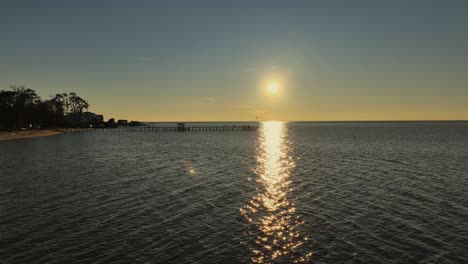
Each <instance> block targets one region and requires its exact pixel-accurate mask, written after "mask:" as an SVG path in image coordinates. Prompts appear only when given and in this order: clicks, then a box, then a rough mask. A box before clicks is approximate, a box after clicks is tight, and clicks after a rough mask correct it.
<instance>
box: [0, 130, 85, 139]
mask: <svg viewBox="0 0 468 264" xmlns="http://www.w3.org/2000/svg"><path fill="white" fill-rule="evenodd" d="M86 130H89V129H87V128H56V129H32V130H17V131H0V141H5V140H14V139H27V138H36V137H47V136H54V135H59V134H62V133H69V132H79V131H86Z"/></svg>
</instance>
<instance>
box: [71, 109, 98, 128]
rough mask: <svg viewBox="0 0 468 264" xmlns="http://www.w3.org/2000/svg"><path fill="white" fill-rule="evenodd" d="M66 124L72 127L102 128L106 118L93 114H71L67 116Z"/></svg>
mask: <svg viewBox="0 0 468 264" xmlns="http://www.w3.org/2000/svg"><path fill="white" fill-rule="evenodd" d="M66 123H67V125H68V126H72V127H100V126H103V124H104V116H103V115H98V114H95V113H92V112H83V113H70V114H67V115H66Z"/></svg>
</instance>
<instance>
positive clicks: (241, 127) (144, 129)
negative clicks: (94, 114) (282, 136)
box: [94, 125, 258, 132]
mask: <svg viewBox="0 0 468 264" xmlns="http://www.w3.org/2000/svg"><path fill="white" fill-rule="evenodd" d="M257 130H258V127H257V126H250V125H222V126H206V125H205V126H202V125H191V126H175V127H170V126H160V127H158V126H136V127H130V126H128V127H116V128H95V129H94V131H98V132H186V131H187V132H188V131H194V132H195V131H220V132H222V131H257Z"/></svg>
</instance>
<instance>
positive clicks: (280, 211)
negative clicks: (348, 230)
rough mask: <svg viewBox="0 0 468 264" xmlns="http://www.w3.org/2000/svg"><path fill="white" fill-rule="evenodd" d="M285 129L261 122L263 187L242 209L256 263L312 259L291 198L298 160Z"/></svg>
mask: <svg viewBox="0 0 468 264" xmlns="http://www.w3.org/2000/svg"><path fill="white" fill-rule="evenodd" d="M286 130H287V128H286V126H285V124H284V123H282V122H263V123H262V127H261V130H260V134H259V139H260V140H259V142H260V144H259V146H258V149H257V167H256V169H255V174H256V175H257V181H258V183H260V185H261V188H259V189H258V191H257V192H258V193H257V195H255V196H254V197H253V198H252V199H251V200H250V201H249V202H248V203H247V204H246V205H245V206H244V207H243V208H241V209H240V212H241V214H242V215H243V216H244V217H245V219H247V221H248V222H249V224H250V229H249V232H248V234H247V239H246V242H245V244H246V245H248V246H250V250H251V252H252V253H253V257H252V262H253V263H278V262H284V263H301V262H309V261H310V257H311V255H312V253H311V252H310V251H309V250H308V248H309V243H308V238H307V237H304V236H302V235H301V234H300V232H299V228H300V226H302V225H303V224H304V222H303V221H301V220H300V218H299V217H298V216H297V215H296V214H295V212H296V208H295V206H294V203H292V202H291V201H289V200H288V194H289V193H290V192H291V190H292V188H291V186H290V185H291V180H290V179H289V178H290V175H291V170H292V169H293V168H294V166H295V163H294V160H293V159H292V157H291V156H290V152H291V149H290V147H289V142H288V140H287V131H286Z"/></svg>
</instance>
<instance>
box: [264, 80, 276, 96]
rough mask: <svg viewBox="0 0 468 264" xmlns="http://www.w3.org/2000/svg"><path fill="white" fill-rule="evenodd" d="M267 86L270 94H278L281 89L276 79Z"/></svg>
mask: <svg viewBox="0 0 468 264" xmlns="http://www.w3.org/2000/svg"><path fill="white" fill-rule="evenodd" d="M267 88H268V93H269V94H276V93H277V92H278V90H279V84H278V83H277V82H276V81H271V82H269V83H268V86H267Z"/></svg>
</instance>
